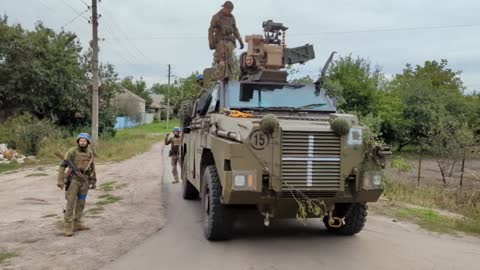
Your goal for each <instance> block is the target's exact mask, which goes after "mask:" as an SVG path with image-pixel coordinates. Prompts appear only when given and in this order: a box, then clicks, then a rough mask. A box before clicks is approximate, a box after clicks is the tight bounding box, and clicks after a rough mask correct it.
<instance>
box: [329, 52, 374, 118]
mask: <svg viewBox="0 0 480 270" xmlns="http://www.w3.org/2000/svg"><path fill="white" fill-rule="evenodd" d="M328 78H329V81H330V84H337V85H338V86H340V89H339V90H340V92H341V93H339V94H340V95H341V96H342V98H343V99H344V101H345V102H344V103H343V104H340V109H342V110H343V111H346V112H352V113H356V114H357V115H367V114H369V113H373V114H376V113H377V110H378V95H379V88H380V85H381V83H382V81H383V74H382V73H381V72H380V68H378V67H377V68H375V69H372V68H371V65H370V62H369V61H368V60H366V59H363V58H360V57H358V58H356V59H354V58H353V57H352V56H351V55H349V56H346V57H340V58H339V59H337V60H335V61H334V62H332V65H331V66H330V68H329V69H328ZM327 86H328V85H327Z"/></svg>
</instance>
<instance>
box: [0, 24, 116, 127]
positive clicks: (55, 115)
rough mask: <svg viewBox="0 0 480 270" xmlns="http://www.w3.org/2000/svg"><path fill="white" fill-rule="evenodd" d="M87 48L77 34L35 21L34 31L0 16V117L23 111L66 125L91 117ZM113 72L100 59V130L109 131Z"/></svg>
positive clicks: (86, 121)
mask: <svg viewBox="0 0 480 270" xmlns="http://www.w3.org/2000/svg"><path fill="white" fill-rule="evenodd" d="M90 55H91V52H90V51H87V52H86V53H84V54H82V47H81V45H80V41H79V40H78V39H77V37H76V35H75V34H73V33H70V32H64V31H61V32H58V33H56V32H55V31H53V30H52V29H49V28H47V27H45V26H44V25H43V24H42V23H38V24H37V25H36V26H35V29H34V30H33V31H27V30H24V29H23V28H22V27H21V26H20V25H9V24H8V21H7V18H6V17H2V18H0V117H2V115H3V117H4V118H6V117H11V116H14V115H17V114H19V113H20V112H22V113H23V112H28V113H31V114H32V115H34V116H35V117H36V118H39V119H47V120H51V121H54V123H55V124H57V125H60V126H63V127H66V128H67V129H68V130H70V131H74V130H78V129H81V128H82V129H85V128H87V127H89V126H90V123H91V99H92V96H91V86H90V84H89V78H90V77H91V62H90ZM117 77H118V75H117V74H116V73H115V71H114V67H113V66H112V65H109V64H106V65H101V78H102V85H101V89H100V90H101V91H100V99H99V101H100V107H99V109H100V110H99V111H100V123H99V124H100V125H99V128H100V132H109V133H112V132H113V125H114V123H115V121H114V120H115V118H114V113H113V108H112V106H111V103H110V100H111V97H112V96H113V95H114V92H115V91H116V89H117V88H118V87H117V84H118V78H117Z"/></svg>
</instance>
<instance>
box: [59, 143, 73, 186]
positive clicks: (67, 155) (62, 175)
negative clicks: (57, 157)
mask: <svg viewBox="0 0 480 270" xmlns="http://www.w3.org/2000/svg"><path fill="white" fill-rule="evenodd" d="M63 159H64V160H63V161H62V163H61V164H60V167H59V168H58V179H57V180H58V181H57V184H63V179H64V178H65V169H66V168H67V166H68V164H67V163H66V162H65V161H66V160H70V161H72V162H73V160H74V151H72V149H70V150H68V151H67V152H66V153H65V155H64V156H63Z"/></svg>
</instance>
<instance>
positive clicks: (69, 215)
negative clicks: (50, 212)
mask: <svg viewBox="0 0 480 270" xmlns="http://www.w3.org/2000/svg"><path fill="white" fill-rule="evenodd" d="M87 193H88V183H87V182H85V180H79V179H75V178H74V179H72V182H71V183H70V186H69V187H68V189H67V190H66V191H65V199H66V200H67V209H66V211H65V214H64V219H65V222H67V223H71V222H73V221H75V222H79V221H80V219H81V218H82V214H83V209H85V201H86V199H87Z"/></svg>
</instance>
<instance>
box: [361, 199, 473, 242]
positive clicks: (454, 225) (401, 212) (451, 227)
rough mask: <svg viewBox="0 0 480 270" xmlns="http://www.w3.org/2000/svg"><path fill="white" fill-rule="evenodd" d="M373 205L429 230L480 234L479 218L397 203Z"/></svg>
mask: <svg viewBox="0 0 480 270" xmlns="http://www.w3.org/2000/svg"><path fill="white" fill-rule="evenodd" d="M371 206H373V207H371V208H372V210H373V211H374V212H377V213H380V214H383V215H386V216H390V217H393V218H396V219H397V220H399V221H408V222H413V223H415V224H418V225H419V226H420V227H422V228H424V229H426V230H429V231H433V232H438V233H447V234H452V235H457V234H458V232H463V233H466V234H471V235H480V221H479V220H475V219H471V218H460V217H453V216H447V215H444V214H441V213H440V212H438V211H437V210H434V209H426V208H416V207H405V206H401V205H397V204H395V203H388V204H387V205H384V206H379V205H371Z"/></svg>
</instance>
